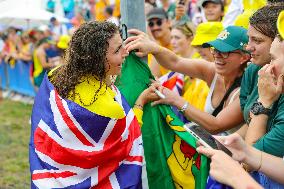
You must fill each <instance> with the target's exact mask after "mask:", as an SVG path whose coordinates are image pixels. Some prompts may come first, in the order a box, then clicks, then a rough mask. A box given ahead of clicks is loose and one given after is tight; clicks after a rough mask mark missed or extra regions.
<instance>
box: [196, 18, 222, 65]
mask: <svg viewBox="0 0 284 189" xmlns="http://www.w3.org/2000/svg"><path fill="white" fill-rule="evenodd" d="M223 29H224V28H223V25H222V23H221V22H204V23H201V24H199V25H198V26H197V28H196V34H195V36H194V38H193V40H192V42H191V45H192V46H193V47H194V48H195V49H196V50H197V52H198V53H199V54H200V56H201V57H202V58H203V59H205V60H207V61H209V62H213V61H214V57H213V55H212V53H211V52H210V48H209V47H207V48H204V47H202V44H203V43H207V42H209V41H213V40H214V39H216V38H217V36H218V35H219V34H220V33H221V31H222V30H223Z"/></svg>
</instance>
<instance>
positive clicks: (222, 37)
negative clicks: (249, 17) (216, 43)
mask: <svg viewBox="0 0 284 189" xmlns="http://www.w3.org/2000/svg"><path fill="white" fill-rule="evenodd" d="M229 35H230V32H228V31H227V30H224V31H222V32H221V33H220V34H219V35H218V37H217V39H221V40H225V39H227V38H228V36H229Z"/></svg>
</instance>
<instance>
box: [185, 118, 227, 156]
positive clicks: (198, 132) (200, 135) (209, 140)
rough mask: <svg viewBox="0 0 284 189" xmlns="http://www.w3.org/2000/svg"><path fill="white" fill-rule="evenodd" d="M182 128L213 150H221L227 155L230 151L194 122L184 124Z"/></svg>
mask: <svg viewBox="0 0 284 189" xmlns="http://www.w3.org/2000/svg"><path fill="white" fill-rule="evenodd" d="M183 127H184V129H185V130H186V131H187V132H189V133H190V134H191V135H192V136H193V137H194V138H196V139H197V140H198V141H199V142H200V143H201V144H202V145H203V146H205V147H207V148H213V149H215V150H222V151H223V152H225V153H226V154H228V155H229V156H232V152H231V151H230V150H229V149H228V148H226V147H225V146H224V145H223V144H222V143H220V142H219V141H218V140H217V139H215V138H214V137H213V136H212V135H211V134H210V133H209V132H208V131H206V130H205V129H203V128H202V127H200V126H199V125H197V124H196V123H188V124H185V125H184V126H183Z"/></svg>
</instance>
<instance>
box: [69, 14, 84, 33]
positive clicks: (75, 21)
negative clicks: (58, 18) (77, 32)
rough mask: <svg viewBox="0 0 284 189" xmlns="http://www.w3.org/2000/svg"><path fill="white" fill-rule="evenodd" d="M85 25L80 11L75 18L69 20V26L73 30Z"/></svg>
mask: <svg viewBox="0 0 284 189" xmlns="http://www.w3.org/2000/svg"><path fill="white" fill-rule="evenodd" d="M83 23H85V19H84V16H83V15H82V13H81V12H80V11H78V12H76V14H75V16H74V17H73V18H72V19H71V24H72V25H73V27H74V28H75V29H77V28H79V27H80V26H81V24H83Z"/></svg>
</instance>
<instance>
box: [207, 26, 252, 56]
mask: <svg viewBox="0 0 284 189" xmlns="http://www.w3.org/2000/svg"><path fill="white" fill-rule="evenodd" d="M247 44H248V35H247V30H246V29H245V28H243V27H239V26H228V27H227V28H225V29H224V30H223V31H222V32H221V33H220V34H219V35H218V37H217V39H215V40H214V41H209V42H207V43H203V45H202V47H204V48H207V47H214V48H215V49H217V50H218V51H220V52H231V51H235V50H241V51H244V52H248V51H247V50H246V46H247Z"/></svg>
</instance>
